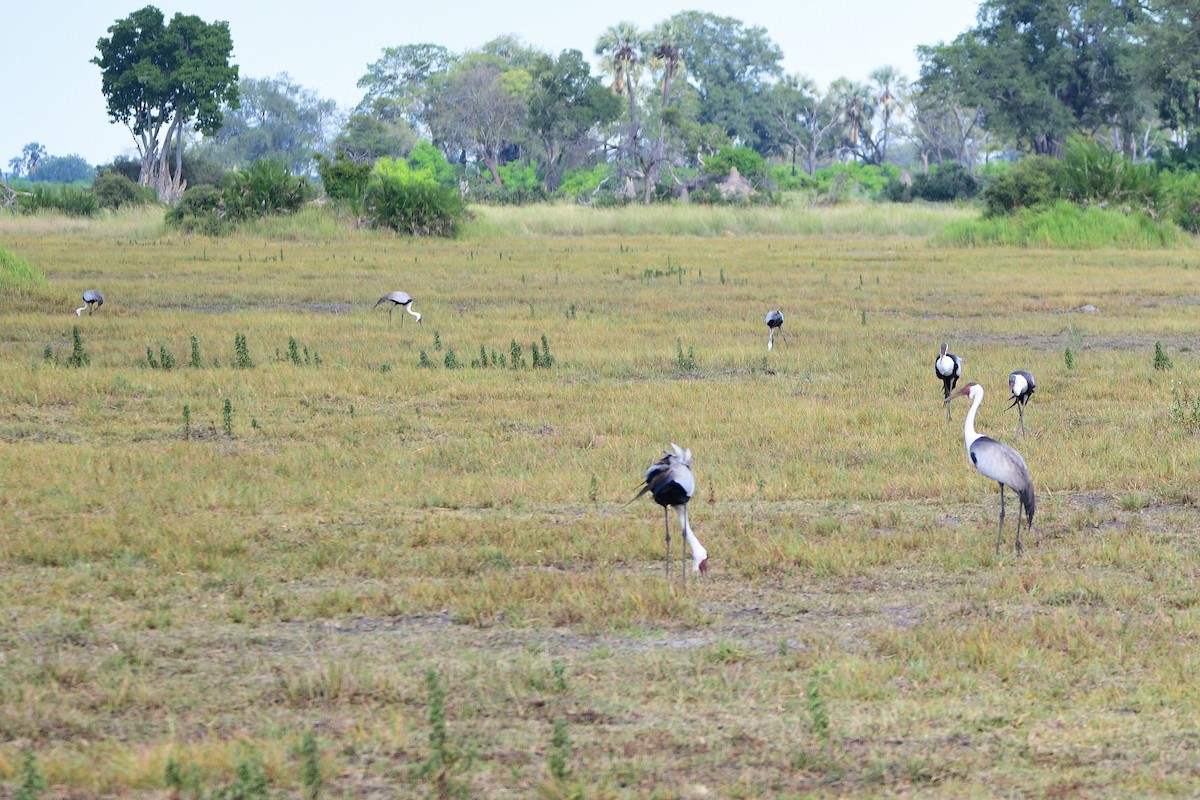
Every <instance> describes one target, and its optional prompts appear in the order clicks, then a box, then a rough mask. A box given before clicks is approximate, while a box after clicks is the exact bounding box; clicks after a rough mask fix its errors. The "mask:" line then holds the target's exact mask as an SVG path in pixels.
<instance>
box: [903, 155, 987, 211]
mask: <svg viewBox="0 0 1200 800" xmlns="http://www.w3.org/2000/svg"><path fill="white" fill-rule="evenodd" d="M978 192H979V181H977V180H975V177H974V176H973V175H971V173H970V172H967V168H966V167H964V166H963V165H962V164H959V163H957V162H951V163H949V164H942V165H940V166H934V167H933V168H931V169H930V170H929V171H928V172H922V173H918V174H917V175H914V176H913V180H912V195H913V197H914V198H915V199H918V200H928V201H929V202H931V203H949V202H953V201H955V200H970V199H971V198H972V197H974V196H975V195H976V194H977V193H978Z"/></svg>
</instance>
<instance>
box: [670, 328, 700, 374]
mask: <svg viewBox="0 0 1200 800" xmlns="http://www.w3.org/2000/svg"><path fill="white" fill-rule="evenodd" d="M675 368H676V369H678V370H679V371H680V372H695V371H696V351H695V349H694V348H692V347H688V351H687V355H686V356H685V355H684V354H683V339H681V338H680V337H678V336H676V337H675Z"/></svg>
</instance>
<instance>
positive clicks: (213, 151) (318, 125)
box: [204, 73, 337, 175]
mask: <svg viewBox="0 0 1200 800" xmlns="http://www.w3.org/2000/svg"><path fill="white" fill-rule="evenodd" d="M238 96H239V105H238V107H236V108H226V109H224V124H222V126H221V129H220V130H218V131H217V132H216V133H215V134H214V135H213V136H211V137H209V138H207V139H206V140H205V142H204V149H205V150H206V151H207V154H208V155H210V156H211V157H212V158H213V159H214V160H215V161H217V162H218V163H220V164H222V165H223V166H225V167H235V168H243V167H247V166H249V165H250V164H252V163H254V162H255V161H259V160H261V159H269V160H273V161H280V162H283V164H285V165H286V166H287V168H288V170H289V171H290V172H291V173H292V174H293V175H296V174H301V173H304V172H308V171H310V169H311V166H312V160H313V154H314V153H315V152H317V151H323V150H324V149H325V148H326V144H327V142H328V140H329V138H330V134H331V133H332V131H331V128H332V126H333V123H334V121H335V117H336V113H337V102H336V101H334V100H330V99H326V98H322V97H320V96H318V95H317V93H316V92H314V91H312V90H311V89H306V88H304V87H303V86H301V85H300V84H298V83H296V82H295V81H294V80H292V78H291V76H289V75H288V74H287V73H283V74H281V75H279V76H277V77H274V78H243V79H242V80H241V82H240V83H239V84H238Z"/></svg>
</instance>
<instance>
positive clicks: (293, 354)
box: [288, 336, 304, 366]
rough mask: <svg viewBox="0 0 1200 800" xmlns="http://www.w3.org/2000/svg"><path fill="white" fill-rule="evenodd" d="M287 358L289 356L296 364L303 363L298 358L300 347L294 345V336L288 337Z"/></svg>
mask: <svg viewBox="0 0 1200 800" xmlns="http://www.w3.org/2000/svg"><path fill="white" fill-rule="evenodd" d="M288 358H290V359H291V360H292V363H293V364H295V365H297V366H299V365H300V364H302V363H304V362H302V361H301V360H300V348H299V347H298V346H297V345H296V337H295V336H289V337H288Z"/></svg>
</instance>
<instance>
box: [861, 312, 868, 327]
mask: <svg viewBox="0 0 1200 800" xmlns="http://www.w3.org/2000/svg"><path fill="white" fill-rule="evenodd" d="M862 324H863V327H866V324H867V310H866V309H865V308H864V309H863V312H862Z"/></svg>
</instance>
